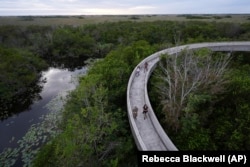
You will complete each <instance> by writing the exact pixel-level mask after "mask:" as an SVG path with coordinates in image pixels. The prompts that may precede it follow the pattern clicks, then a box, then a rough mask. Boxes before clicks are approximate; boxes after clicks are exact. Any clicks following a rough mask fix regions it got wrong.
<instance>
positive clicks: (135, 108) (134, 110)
mask: <svg viewBox="0 0 250 167" xmlns="http://www.w3.org/2000/svg"><path fill="white" fill-rule="evenodd" d="M137 113H138V108H137V107H136V106H135V107H134V108H133V117H134V119H136V117H137Z"/></svg>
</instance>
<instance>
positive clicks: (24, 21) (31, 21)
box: [0, 14, 250, 26]
mask: <svg viewBox="0 0 250 167" xmlns="http://www.w3.org/2000/svg"><path fill="white" fill-rule="evenodd" d="M249 17H250V14H224V15H223V14H221V15H219V14H217V15H209V14H200V15H79V16H2V17H0V26H1V25H21V26H28V25H53V26H59V25H73V26H79V25H85V24H95V23H103V22H118V21H136V22H141V21H149V22H150V21H158V20H162V21H166V20H168V21H189V20H202V21H217V22H236V23H243V22H249ZM135 18H136V19H135ZM218 18H219V19H218Z"/></svg>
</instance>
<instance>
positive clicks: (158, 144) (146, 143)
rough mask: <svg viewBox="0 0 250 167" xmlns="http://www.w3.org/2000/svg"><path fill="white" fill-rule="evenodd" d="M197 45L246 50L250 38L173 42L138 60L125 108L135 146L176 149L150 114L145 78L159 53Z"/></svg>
mask: <svg viewBox="0 0 250 167" xmlns="http://www.w3.org/2000/svg"><path fill="white" fill-rule="evenodd" d="M185 48H187V49H199V48H210V49H211V50H213V51H229V52H231V51H250V42H215V43H198V44H190V45H183V46H177V47H173V48H169V49H165V50H162V51H159V52H156V53H154V54H152V55H150V56H149V57H147V58H146V59H144V60H142V61H141V62H140V63H139V64H138V66H140V67H142V68H141V71H140V75H139V76H136V75H135V74H136V69H137V67H136V68H135V69H134V71H133V72H132V74H131V76H130V79H129V83H128V87H127V108H128V118H129V123H130V127H131V130H132V133H133V137H134V140H135V142H136V145H137V148H138V150H141V151H149V150H169V151H170V150H171V151H174V150H175V151H177V150H178V149H177V148H176V147H175V145H174V144H173V143H172V141H171V140H170V139H169V137H168V136H167V134H166V133H165V132H164V130H163V129H162V127H161V125H160V124H159V122H158V119H157V117H156V116H155V114H154V111H153V109H152V106H151V104H150V100H149V98H148V92H147V82H148V79H149V77H150V75H151V73H152V71H153V70H154V68H155V66H156V64H157V62H158V61H159V56H161V55H162V54H166V53H167V54H169V55H173V54H176V53H178V52H180V51H181V50H183V49H185ZM145 62H148V71H145V72H144V69H143V67H144V64H145ZM144 104H147V105H148V107H149V112H148V114H147V115H148V117H147V119H144V117H143V114H142V108H143V105H144ZM134 106H137V107H138V109H139V111H138V116H137V118H136V119H134V117H133V114H132V109H133V107H134Z"/></svg>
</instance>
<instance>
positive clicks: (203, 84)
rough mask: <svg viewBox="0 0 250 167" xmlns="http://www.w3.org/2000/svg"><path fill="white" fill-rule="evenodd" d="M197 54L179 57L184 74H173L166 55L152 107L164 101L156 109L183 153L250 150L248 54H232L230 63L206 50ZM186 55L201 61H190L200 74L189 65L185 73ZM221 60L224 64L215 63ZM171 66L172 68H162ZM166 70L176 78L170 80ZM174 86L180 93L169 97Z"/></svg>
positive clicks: (158, 72) (155, 80)
mask: <svg viewBox="0 0 250 167" xmlns="http://www.w3.org/2000/svg"><path fill="white" fill-rule="evenodd" d="M194 54H195V55H189V54H188V53H182V54H180V55H178V59H177V62H178V63H180V64H178V63H177V65H176V66H175V67H176V69H177V70H178V71H179V72H181V73H182V75H180V76H179V73H178V74H177V73H174V71H173V69H172V68H170V67H169V66H171V65H169V64H165V65H162V63H166V62H168V61H166V59H168V57H164V58H162V60H161V63H160V64H161V65H160V66H159V67H158V68H157V69H156V71H155V72H154V74H153V76H152V80H151V84H152V87H153V89H152V90H151V96H152V99H153V100H154V102H153V103H155V104H156V102H157V101H158V102H159V101H160V104H161V105H160V106H155V108H156V110H155V111H156V112H157V113H158V116H159V118H160V120H161V123H162V125H163V126H164V127H165V129H166V131H167V133H168V135H169V136H170V137H171V138H172V140H173V142H174V143H175V145H176V146H177V147H178V148H179V149H180V150H249V149H250V143H249V139H250V138H249V137H250V136H249V132H250V129H249V125H250V120H249V118H250V117H249V116H250V112H249V110H250V108H249V104H248V103H249V100H250V99H249V93H250V78H249V76H250V73H249V69H250V68H249V67H250V66H249V62H250V59H249V53H248V54H247V53H244V54H243V53H241V54H233V55H232V56H231V59H232V60H230V61H229V62H228V63H229V64H228V63H226V61H225V60H226V59H227V58H226V57H228V55H225V54H224V53H223V54H222V53H213V54H212V55H211V54H209V53H207V52H206V51H205V52H204V50H203V51H199V53H197V52H196V53H194ZM183 55H185V56H187V57H192V56H193V57H198V58H199V61H197V62H196V61H195V60H194V58H192V60H191V61H192V66H194V65H195V68H197V70H198V71H199V72H198V73H197V74H196V71H195V69H194V68H192V67H190V66H188V65H187V66H188V67H187V66H185V68H187V69H183V66H182V65H183V64H185V63H188V62H189V59H188V60H187V59H185V61H186V62H185V63H184V60H183V59H182V57H183ZM173 57H174V56H173ZM207 57H209V62H210V63H209V62H207V61H206V60H207ZM223 57H224V58H223ZM204 58H205V61H204ZM225 58H226V59H225ZM218 59H219V60H220V61H221V63H220V62H218V61H216V60H218ZM223 59H224V60H223ZM227 61H228V59H227ZM222 62H225V63H226V64H228V66H227V68H223V67H226V66H224V65H223V64H222ZM172 63H173V62H172ZM173 64H174V63H173ZM196 64H197V65H196ZM166 65H168V67H164V68H161V67H162V66H166ZM214 65H215V66H214ZM197 66H198V67H197ZM207 67H209V71H208V70H207ZM165 68H168V71H169V75H171V77H172V78H175V79H171V81H169V82H166V80H167V81H168V79H167V78H168V75H167V76H166V74H164V73H163V71H164V70H163V69H165ZM189 70H191V71H189ZM185 71H187V73H186V74H185ZM203 71H204V72H205V73H204V72H203ZM208 72H211V73H208ZM176 74H177V75H176ZM200 74H202V75H200ZM183 76H187V78H183ZM183 79H185V80H183ZM170 84H172V85H174V86H175V87H173V86H171V88H172V90H171V91H174V92H175V93H174V95H170V96H169V90H168V88H169V87H170ZM183 85H184V87H183ZM183 88H184V89H183ZM185 89H187V90H185ZM162 90H165V91H164V92H163V91H162ZM156 97H160V98H156ZM173 101H174V102H173ZM172 110H174V113H173V112H171V111H172ZM184 138H185V140H183V139H184Z"/></svg>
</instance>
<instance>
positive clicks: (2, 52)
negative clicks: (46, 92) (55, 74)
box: [0, 47, 46, 119]
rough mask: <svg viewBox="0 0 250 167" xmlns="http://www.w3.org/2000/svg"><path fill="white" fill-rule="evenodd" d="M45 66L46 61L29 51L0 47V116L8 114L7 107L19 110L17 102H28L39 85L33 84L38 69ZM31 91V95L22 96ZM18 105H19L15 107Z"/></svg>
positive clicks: (37, 90) (37, 74) (38, 71)
mask: <svg viewBox="0 0 250 167" xmlns="http://www.w3.org/2000/svg"><path fill="white" fill-rule="evenodd" d="M44 68H46V63H45V62H44V61H43V60H41V59H40V58H39V57H37V56H34V55H32V54H31V53H30V52H28V51H25V50H21V49H15V48H4V47H0V71H1V74H0V104H1V105H0V118H1V119H3V118H6V117H8V116H9V114H10V113H9V112H8V109H9V108H11V107H12V108H16V109H17V110H20V106H21V105H18V104H20V103H21V104H22V105H25V104H26V103H27V104H30V103H29V102H27V101H32V100H33V99H34V98H35V96H36V93H38V92H39V90H40V87H39V86H34V87H31V85H34V84H36V83H37V81H38V79H39V78H40V71H41V70H42V69H44ZM28 92H33V93H31V94H32V97H28V98H27V97H25V98H23V95H24V94H27V93H28ZM17 106H19V107H17Z"/></svg>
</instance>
